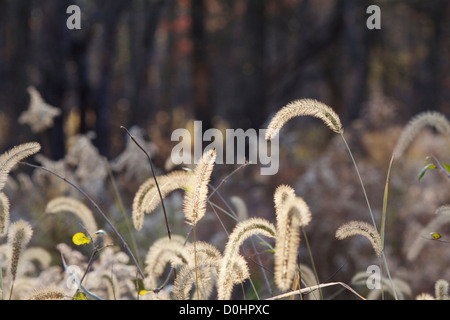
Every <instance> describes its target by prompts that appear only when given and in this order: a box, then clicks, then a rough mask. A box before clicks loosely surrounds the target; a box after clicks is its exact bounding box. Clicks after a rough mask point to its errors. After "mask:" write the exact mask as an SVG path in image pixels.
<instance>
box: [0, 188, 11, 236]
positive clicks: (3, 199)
mask: <svg viewBox="0 0 450 320" xmlns="http://www.w3.org/2000/svg"><path fill="white" fill-rule="evenodd" d="M8 226H9V199H8V197H7V196H6V194H4V193H3V192H1V191H0V237H4V236H5V235H6V232H7V230H8Z"/></svg>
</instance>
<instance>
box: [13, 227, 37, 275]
mask: <svg viewBox="0 0 450 320" xmlns="http://www.w3.org/2000/svg"><path fill="white" fill-rule="evenodd" d="M32 235H33V229H32V228H31V225H30V224H29V223H28V222H26V221H25V220H18V221H17V222H14V223H12V224H11V226H10V227H9V232H8V249H9V266H10V269H9V271H10V274H11V277H12V280H13V282H14V281H15V279H16V274H17V266H18V264H19V258H20V256H21V254H22V252H23V250H24V249H25V247H26V246H27V245H28V243H29V242H30V240H31V236H32Z"/></svg>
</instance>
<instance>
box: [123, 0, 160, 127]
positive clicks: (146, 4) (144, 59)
mask: <svg viewBox="0 0 450 320" xmlns="http://www.w3.org/2000/svg"><path fill="white" fill-rule="evenodd" d="M163 4H164V3H163V1H161V0H155V1H144V0H137V1H133V2H132V6H131V10H130V12H131V14H130V17H129V23H130V30H131V32H130V55H131V57H132V58H131V61H130V73H131V77H130V81H131V82H132V83H133V85H131V86H130V92H129V96H130V106H131V111H132V112H131V115H130V122H131V123H133V124H136V125H139V126H145V125H146V124H147V123H146V116H147V115H148V114H150V115H153V114H154V112H153V111H154V109H155V106H154V104H153V102H152V101H151V100H150V99H148V95H147V94H146V91H147V88H148V81H147V75H148V73H149V68H151V67H152V66H151V65H150V61H149V59H150V53H151V52H152V50H153V45H154V38H155V32H156V28H157V25H158V22H159V18H160V16H161V9H162V7H163Z"/></svg>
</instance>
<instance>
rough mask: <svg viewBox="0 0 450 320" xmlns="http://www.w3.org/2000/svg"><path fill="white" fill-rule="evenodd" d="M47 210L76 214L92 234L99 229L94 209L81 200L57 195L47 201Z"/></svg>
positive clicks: (50, 212) (52, 212) (53, 212)
mask: <svg viewBox="0 0 450 320" xmlns="http://www.w3.org/2000/svg"><path fill="white" fill-rule="evenodd" d="M45 212H46V213H48V214H55V213H59V212H71V213H73V214H74V215H76V216H77V217H78V218H79V219H80V220H81V223H82V224H83V226H84V227H85V228H86V229H87V231H88V232H89V233H90V234H92V233H94V232H95V231H97V230H98V227H97V222H96V221H95V218H94V214H93V213H92V211H91V210H90V209H89V208H88V207H87V206H86V205H84V203H82V202H81V201H79V200H77V199H75V198H70V197H57V198H55V199H52V200H50V201H49V202H48V203H47V206H46V208H45Z"/></svg>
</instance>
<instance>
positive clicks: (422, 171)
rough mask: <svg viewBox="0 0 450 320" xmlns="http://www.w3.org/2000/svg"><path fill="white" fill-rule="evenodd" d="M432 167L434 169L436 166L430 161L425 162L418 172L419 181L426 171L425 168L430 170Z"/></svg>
mask: <svg viewBox="0 0 450 320" xmlns="http://www.w3.org/2000/svg"><path fill="white" fill-rule="evenodd" d="M432 169H436V166H435V165H434V164H432V163H430V164H427V165H426V166H425V167H424V168H423V169H422V170H421V171H420V174H419V181H420V180H422V178H423V176H424V175H425V172H427V170H432Z"/></svg>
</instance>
